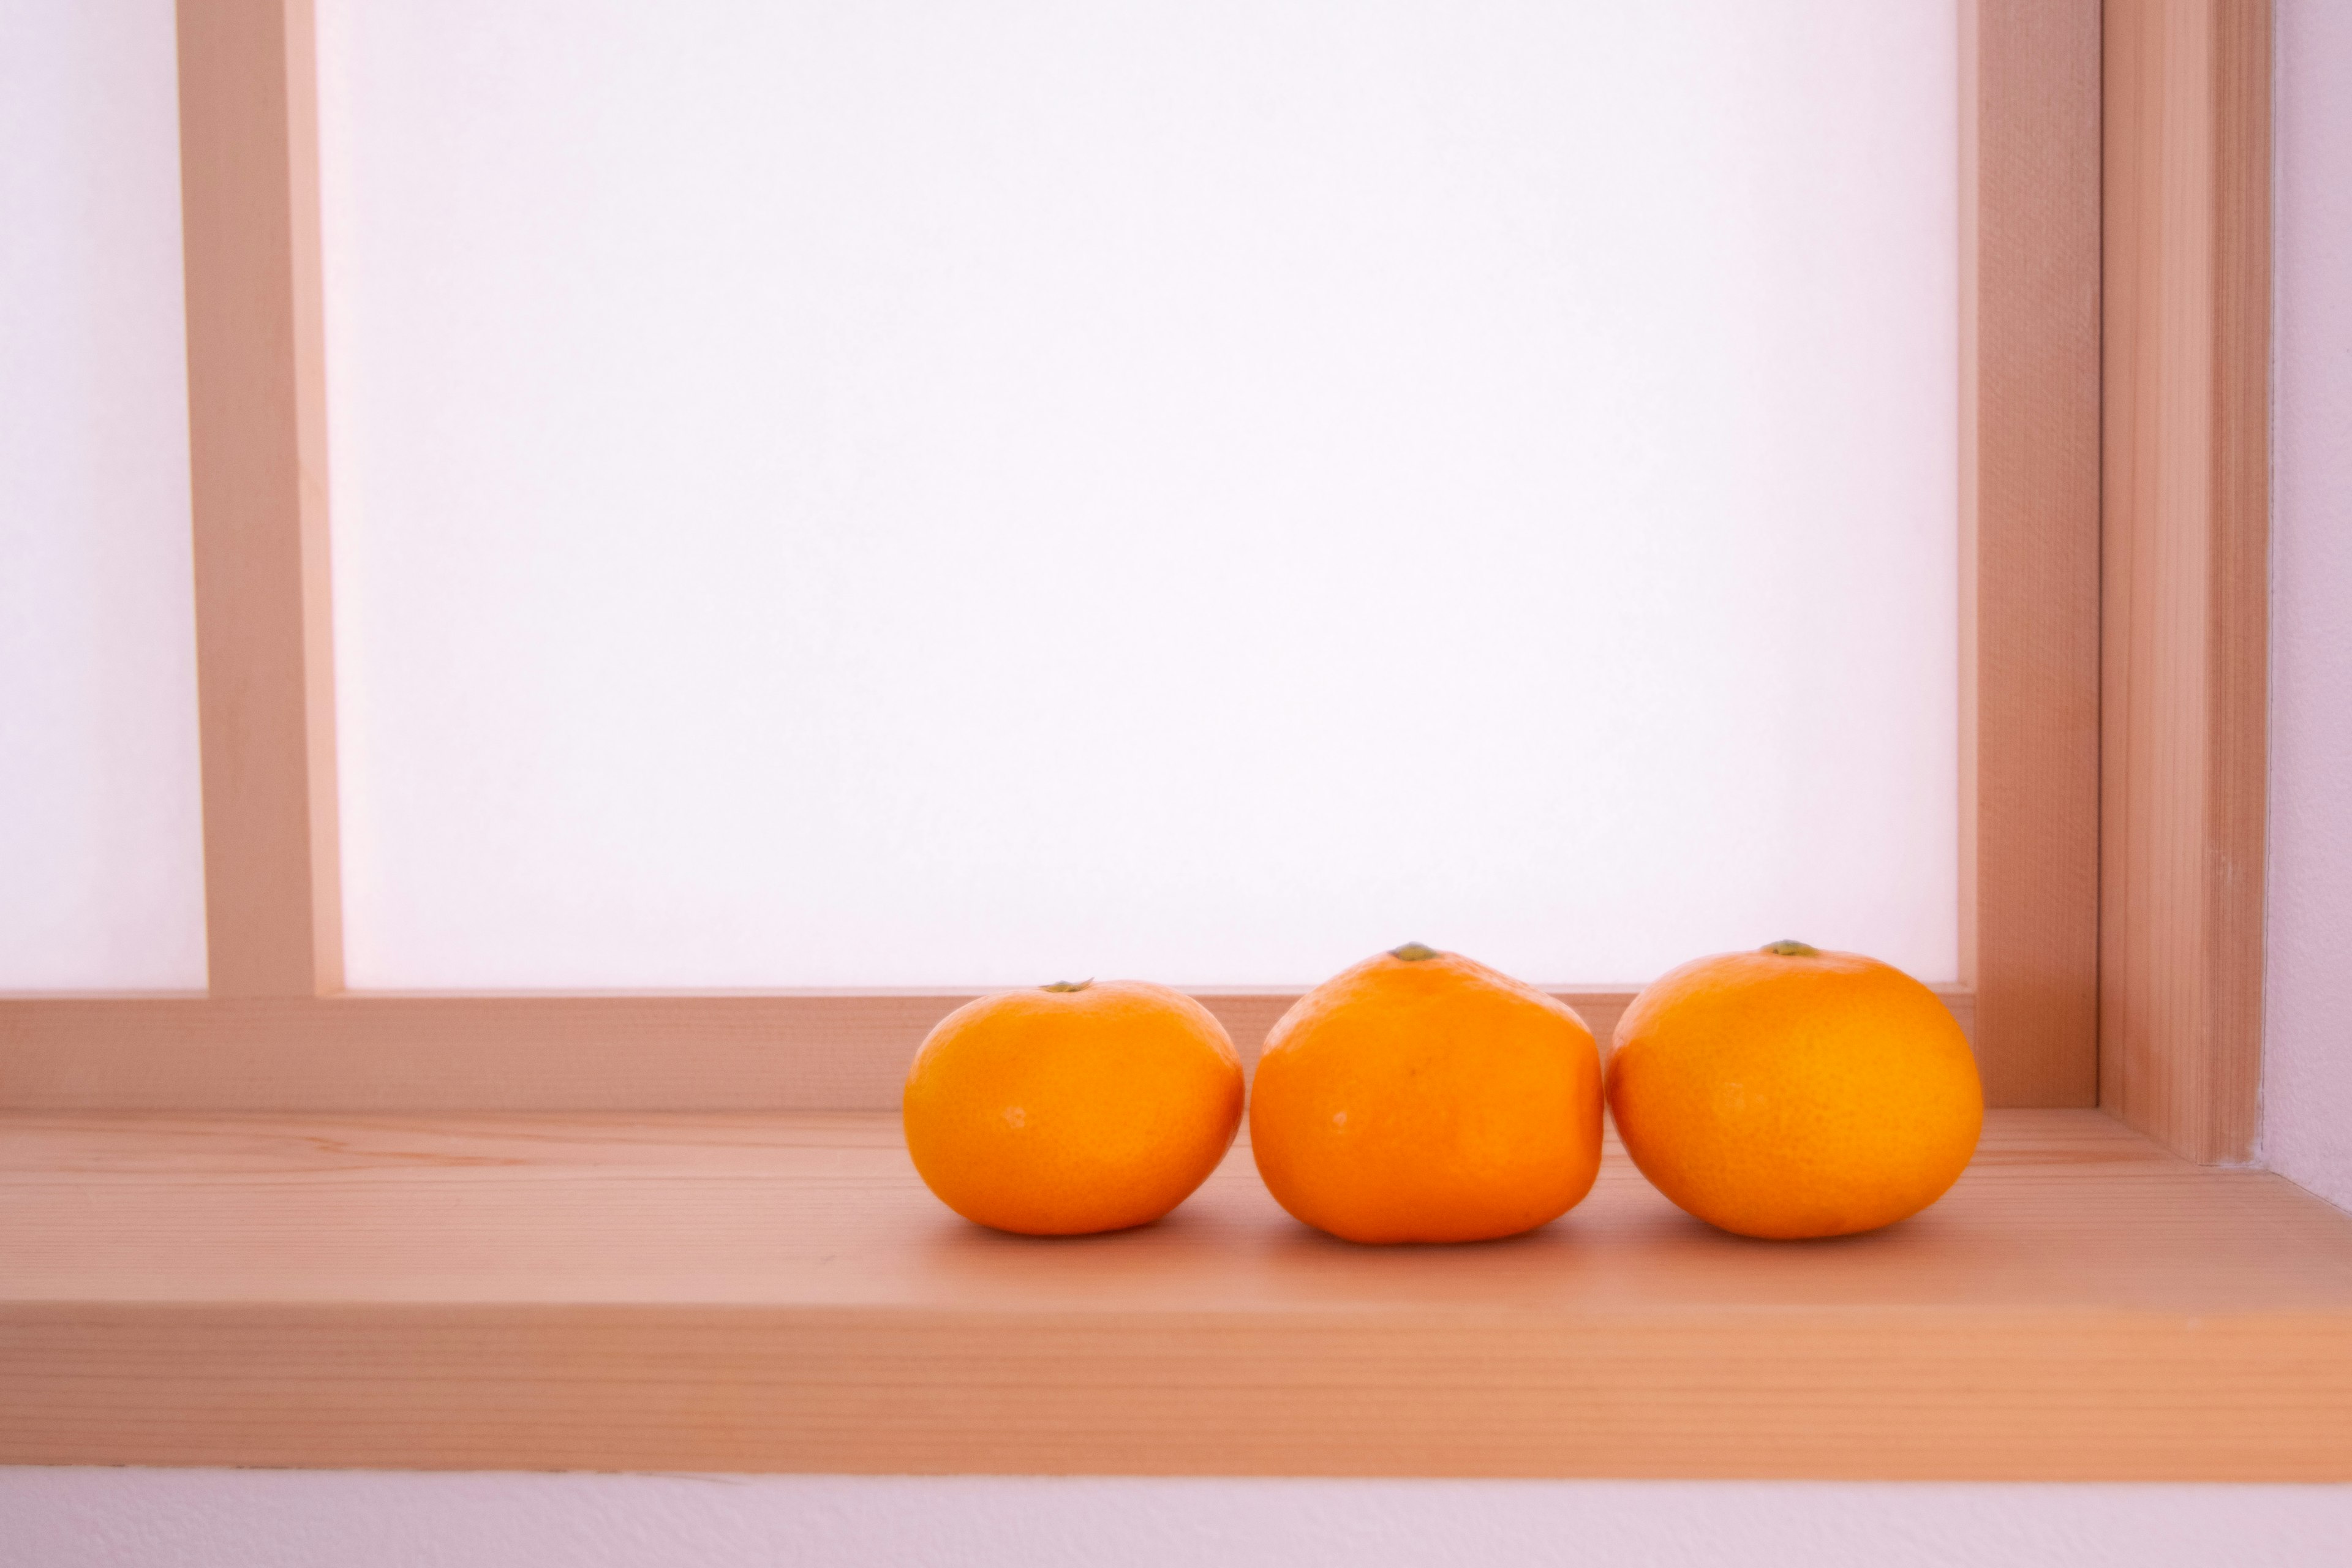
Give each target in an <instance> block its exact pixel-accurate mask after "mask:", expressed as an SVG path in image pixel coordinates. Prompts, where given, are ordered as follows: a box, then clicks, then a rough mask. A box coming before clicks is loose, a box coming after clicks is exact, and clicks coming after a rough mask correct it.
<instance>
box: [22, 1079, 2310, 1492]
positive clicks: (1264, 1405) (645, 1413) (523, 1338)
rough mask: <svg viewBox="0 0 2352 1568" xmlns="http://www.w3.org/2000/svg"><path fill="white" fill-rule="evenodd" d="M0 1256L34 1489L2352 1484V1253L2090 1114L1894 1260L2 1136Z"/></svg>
mask: <svg viewBox="0 0 2352 1568" xmlns="http://www.w3.org/2000/svg"><path fill="white" fill-rule="evenodd" d="M0 1257H5V1258H7V1259H8V1260H9V1265H8V1268H6V1269H5V1270H0V1463H73V1464H230V1465H289V1466H385V1467H421V1468H442V1467H448V1468H592V1469H673V1468H678V1469H688V1468H690V1469H715V1470H761V1469H778V1470H851V1471H882V1472H901V1473H903V1472H940V1471H992V1472H1123V1473H1161V1474H1185V1473H1225V1474H1234V1473H1241V1474H1294V1475H1451V1476H1460V1475H1496V1476H1727V1477H1737V1476H1753V1477H1851V1478H1939V1477H1940V1478H1954V1479H2231V1480H2248V1479H2301V1480H2344V1479H2352V1217H2347V1215H2343V1214H2341V1213H2339V1212H2337V1211H2336V1210H2334V1209H2331V1208H2329V1207H2328V1206H2327V1205H2325V1204H2323V1203H2320V1202H2319V1201H2318V1200H2316V1199H2315V1198H2313V1197H2311V1196H2309V1195H2308V1194H2304V1193H2302V1192H2301V1191H2300V1190H2299V1189H2297V1188H2295V1187H2294V1186H2293V1185H2292V1184H2288V1183H2286V1182H2284V1181H2283V1180H2281V1179H2279V1178H2277V1177H2274V1176H2271V1175H2268V1174H2265V1173H2259V1172H2246V1171H2217V1170H2211V1169H2204V1168H2200V1167H2197V1166H2195V1165H2192V1164H2190V1163H2187V1162H2185V1161H2181V1160H2179V1159H2177V1158H2175V1157H2173V1156H2170V1155H2168V1154H2166V1153H2164V1152H2161V1151H2160V1150H2158V1149H2157V1148H2156V1147H2155V1146H2154V1145H2152V1144H2151V1143H2149V1142H2147V1141H2146V1140H2144V1139H2142V1138H2139V1137H2138V1136H2137V1135H2135V1134H2133V1133H2131V1132H2129V1131H2126V1130H2125V1129H2124V1128H2122V1127H2121V1126H2120V1125H2119V1124H2118V1123H2116V1121H2113V1120H2112V1119H2110V1118H2108V1117H2105V1116H2103V1115H2101V1114H2099V1113H2098V1112H2095V1111H2063V1110H2061V1111H2017V1112H2009V1113H2004V1114H1999V1115H1996V1116H1995V1117H1994V1118H1993V1119H1992V1121H1991V1122H1990V1126H1989V1128H1988V1132H1987V1136H1986V1140H1985V1142H1984V1145H1983V1147H1982V1149H1981V1150H1980V1152H1979V1157H1978V1160H1977V1162H1976V1163H1975V1164H1974V1165H1973V1166H1972V1167H1971V1169H1970V1171H1969V1173H1968V1175H1967V1176H1965V1177H1964V1178H1963V1179H1962V1181H1961V1183H1960V1184H1959V1185H1958V1187H1957V1188H1956V1189H1955V1190H1954V1191H1953V1193H1952V1194H1950V1195H1949V1196H1948V1198H1947V1199H1946V1200H1945V1201H1944V1202H1943V1203H1941V1204H1939V1205H1937V1206H1936V1207H1935V1208H1933V1209H1930V1210H1929V1211H1928V1212H1927V1214H1925V1215H1921V1216H1919V1217H1918V1218H1916V1219H1915V1220H1913V1221H1911V1222H1908V1223H1906V1224H1905V1225H1903V1226H1896V1227H1895V1228H1893V1229H1891V1230H1888V1231H1885V1232H1882V1233H1879V1234H1877V1235H1874V1236H1869V1237H1852V1238H1847V1239H1844V1240H1841V1241H1835V1242H1827V1243H1819V1244H1798V1245H1787V1244H1773V1243H1762V1242H1753V1241H1746V1240H1741V1239H1738V1238H1736V1237H1728V1236H1725V1235H1722V1234H1720V1233H1718V1232H1715V1231H1712V1230H1709V1229H1707V1228H1706V1227H1705V1226H1700V1225H1699V1224H1697V1223H1696V1222H1695V1221H1691V1220H1688V1219H1686V1218H1685V1217H1684V1216H1682V1215H1679V1214H1677V1213H1675V1211H1674V1210H1672V1209H1671V1208H1670V1207H1669V1206H1667V1205H1666V1204H1665V1203H1664V1200H1663V1199H1661V1198H1659V1197H1658V1196H1657V1194H1655V1193H1654V1191H1653V1190H1652V1189H1651V1188H1650V1187H1649V1186H1648V1185H1647V1184H1645V1183H1643V1181H1642V1180H1641V1178H1640V1177H1639V1176H1638V1175H1637V1174H1635V1173H1633V1171H1632V1169H1631V1167H1630V1166H1629V1164H1628V1163H1627V1162H1626V1161H1625V1159H1624V1157H1623V1155H1622V1151H1619V1150H1617V1149H1615V1148H1614V1147H1613V1146H1612V1148H1611V1150H1610V1151H1609V1152H1608V1155H1607V1158H1606V1159H1605V1161H1604V1163H1603V1168H1602V1173H1601V1180H1600V1183H1599V1184H1598V1186H1597V1187H1596V1188H1595V1191H1594V1194H1593V1195H1592V1196H1591V1198H1590V1199H1588V1200H1587V1202H1586V1203H1585V1204H1584V1205H1582V1206H1580V1208H1578V1209H1577V1210H1576V1211H1575V1212H1574V1213H1572V1214H1571V1215H1569V1216H1568V1218H1566V1219H1565V1220H1563V1221H1561V1222H1559V1223H1558V1224H1556V1225H1554V1226H1549V1227H1547V1228H1546V1229H1544V1230H1542V1231H1540V1232H1538V1233H1536V1234H1535V1235H1533V1236H1530V1237H1522V1238H1519V1239H1517V1240H1514V1241H1509V1242H1504V1243H1496V1244H1487V1245H1484V1246H1473V1247H1398V1248H1369V1247H1351V1246H1349V1245H1347V1244H1344V1243H1339V1242H1335V1241H1331V1240H1328V1238H1325V1237H1318V1236H1317V1235H1315V1234H1313V1233H1311V1232H1308V1231H1307V1230H1305V1229H1303V1228H1301V1227H1299V1226H1296V1225H1294V1224H1292V1223H1291V1222H1290V1221H1288V1220H1287V1219H1286V1217H1285V1216H1284V1215H1282V1214H1281V1213H1280V1211H1279V1210H1277V1209H1276V1207H1275V1206H1274V1205H1273V1203H1272V1201H1271V1200H1270V1199H1269V1198H1268V1197H1267V1196H1266V1194H1265V1190H1264V1188H1263V1186H1262V1185H1261V1184H1259V1183H1258V1181H1257V1178H1256V1175H1255V1171H1254V1170H1253V1169H1252V1167H1251V1165H1250V1163H1249V1161H1248V1158H1247V1155H1246V1152H1244V1151H1240V1150H1237V1151H1236V1152H1235V1153H1234V1156H1233V1157H1232V1158H1230V1159H1228V1160H1227V1162H1226V1163H1225V1164H1224V1166H1223V1168H1222V1169H1221V1170H1220V1171H1219V1172H1218V1173H1217V1174H1216V1175H1214V1176H1213V1177H1212V1178H1211V1181H1210V1183H1209V1184H1208V1185H1207V1186H1206V1187H1204V1188H1203V1189H1202V1192H1201V1193H1200V1194H1196V1195H1195V1197H1194V1198H1193V1199H1192V1201H1191V1202H1190V1203H1188V1204H1187V1205H1185V1206H1184V1207H1183V1208H1181V1209H1180V1210H1179V1211H1178V1212H1177V1214H1176V1215H1174V1216H1172V1217H1171V1219H1170V1220H1168V1221H1166V1222H1163V1223H1162V1224H1160V1225H1159V1226H1152V1227H1149V1228H1147V1229H1143V1230H1139V1231H1131V1232H1127V1233H1124V1234H1120V1235H1115V1236H1108V1237H1088V1238H1078V1239H1072V1240H1059V1241H1040V1240H1034V1239H1024V1238H1018V1237H1003V1236H997V1235H994V1234H992V1233H988V1232H984V1231H981V1230H978V1229H976V1228H974V1227H971V1226H966V1225H964V1224H963V1223H961V1221H959V1220H957V1219H955V1218H954V1217H953V1216H951V1215H949V1214H948V1213H947V1211H946V1210H944V1209H943V1208H941V1207H940V1206H939V1205H937V1204H936V1203H934V1202H933V1201H932V1200H931V1199H930V1197H929V1194H926V1193H925V1192H924V1191H923V1190H922V1188H921V1186H920V1185H919V1183H918V1182H917V1180H916V1178H915V1175H914V1173H913V1171H912V1169H911V1167H910V1166H909V1165H908V1162H907V1159H906V1156H905V1152H904V1150H903V1148H902V1147H901V1145H900V1144H899V1142H898V1137H897V1129H896V1126H895V1121H894V1120H893V1119H891V1118H888V1117H883V1116H873V1115H864V1116H859V1115H832V1116H823V1115H819V1116H807V1115H802V1116H753V1115H736V1116H723V1117H667V1118H665V1117H645V1116H627V1117H569V1118H565V1117H530V1118H516V1117H479V1116H478V1117H468V1118H455V1119H418V1118H394V1117H353V1118H340V1119H325V1118H315V1117H311V1118H284V1117H232V1118H203V1117H190V1116H159V1117H103V1118H93V1117H74V1116H25V1115H15V1116H8V1117H0Z"/></svg>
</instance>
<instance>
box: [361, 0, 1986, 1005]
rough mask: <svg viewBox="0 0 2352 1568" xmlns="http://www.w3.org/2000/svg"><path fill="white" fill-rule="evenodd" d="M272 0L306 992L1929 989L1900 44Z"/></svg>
mask: <svg viewBox="0 0 2352 1568" xmlns="http://www.w3.org/2000/svg"><path fill="white" fill-rule="evenodd" d="M321 26H322V34H323V41H322V51H323V58H324V86H323V93H324V115H325V121H326V131H327V138H326V156H327V196H328V209H327V210H328V246H329V285H330V299H331V321H330V343H331V356H332V357H331V384H332V397H333V426H332V427H333V459H334V476H335V485H336V491H335V528H336V538H335V548H336V570H337V592H338V595H339V598H338V605H337V616H338V638H339V642H338V647H339V658H340V660H341V663H340V672H341V699H342V703H343V712H342V730H341V735H342V744H343V748H344V752H343V779H344V791H345V795H344V824H345V831H346V833H347V836H348V837H347V843H346V851H345V856H346V858H345V888H346V897H347V899H348V900H349V910H348V931H349V937H350V942H351V951H350V972H351V973H352V977H353V983H354V984H364V985H379V986H402V985H516V986H552V985H644V984H655V985H732V984H750V985H802V984H807V985H852V986H855V985H888V984H957V983H976V982H977V983H996V982H1017V981H1034V980H1040V979H1051V978H1053V977H1055V976H1057V975H1068V976H1077V975H1085V974H1090V973H1097V974H1142V975H1149V976H1153V977H1157V978H1160V979H1164V980H1168V981H1171V982H1176V983H1180V984H1219V983H1224V984H1252V983H1282V982H1299V981H1311V980H1313V979H1315V978H1317V977H1318V976H1320V975H1322V974H1324V973H1328V972H1329V971H1330V970H1332V969H1333V968H1334V967H1336V966H1338V965H1339V964H1340V963H1345V962H1348V961H1349V960H1352V959H1354V958H1356V957H1359V956H1360V955H1361V954H1363V953H1365V952H1370V951H1373V950H1375V949H1377V948H1381V947H1386V946H1391V945H1393V944H1395V943H1397V942H1402V941H1405V940H1408V939H1420V940H1424V941H1428V942H1436V943H1440V944H1443V945H1446V946H1451V947H1455V948H1459V949H1462V950H1464V951H1467V952H1473V953H1475V954H1478V955H1480V956H1483V957H1485V958H1486V959H1487V960H1488V961H1490V962H1492V963H1497V964H1501V965H1503V966H1505V967H1507V968H1509V969H1512V970H1515V971H1517V972H1518V973H1523V974H1526V975H1528V976H1529V977H1531V978H1537V979H1541V980H1548V981H1588V982H1606V981H1616V980H1633V979H1640V978H1643V977H1644V976H1647V975H1649V974H1652V973H1655V972H1657V971H1658V970H1660V969H1661V968H1663V967H1664V966H1666V965H1668V964H1670V963H1675V962H1677V961H1679V960H1681V959H1683V958H1685V957H1688V956H1691V955H1693V954H1695V953H1697V952H1706V951H1711V950H1717V949H1721V948H1724V947H1727V946H1743V945H1752V944H1755V943H1759V942H1766V941H1769V940H1772V939H1774V938H1777V937H1780V936H1783V935H1793V936H1801V937H1803V938H1806V939H1808V940H1811V941H1813V942H1822V943H1834V944H1838V945H1841V946H1852V947H1857V948H1862V949H1866V950H1869V951H1873V952H1878V953H1881V954H1883V955H1885V957H1887V958H1889V959H1892V960H1894V961H1895V962H1897V963H1903V964H1906V965H1907V966H1909V967H1911V968H1912V969H1913V970H1915V971H1916V972H1917V973H1921V974H1922V975H1923V976H1926V977H1927V978H1930V979H1937V978H1948V977H1949V976H1950V975H1951V974H1952V973H1953V970H1954V964H1955V932H1954V924H1955V921H1954V905H1955V899H1956V891H1955V882H1956V831H1955V828H1956V822H1955V809H1956V807H1955V782H1954V780H1955V773H1956V763H1955V755H1954V748H1955V740H1954V733H1955V728H1956V719H1955V704H1956V696H1955V689H1956V685H1957V677H1956V653H1955V642H1956V631H1955V625H1954V616H1955V601H1956V597H1957V589H1956V584H1955V561H1956V557H1957V553H1958V552H1957V548H1956V541H1955V527H1956V520H1955V510H1956V508H1955V499H1954V498H1955V489H1956V484H1955V456H1954V443H1955V437H1954V425H1955V393H1954V385H1955V381H1956V371H1955V355H1956V325H1955V313H1956V312H1955V306H1954V298H1955V295H1954V283H1955V260H1954V251H1955V236H1954V225H1955V216H1954V213H1955V207H1956V196H1955V184H1954V182H1955V164H1956V129H1955V128H1956V106H1955V74H1956V67H1955V36H1956V26H1955V21H1954V15H1953V10H1952V6H1951V5H1950V4H1948V3H1920V0H1912V3H1906V4H1903V5H1887V4H1885V0H1837V3H1831V0H1779V3H1776V4H1773V5H1755V4H1752V3H1751V0H1714V3H1708V4H1696V3H1680V4H1656V3H1645V4H1643V5H1556V4H1549V3H1542V4H1538V3H1532V0H1531V3H1528V4H1517V5H1506V4H1477V3H1475V0H1181V3H1178V0H1164V3H1137V4H1124V5H1100V4H1093V3H1090V0H1089V3H1078V0H1068V3H1062V4H1045V3H1039V0H1003V3H995V4H989V5H966V4H957V3H950V0H859V3H857V4H822V5H815V4H772V3H762V4H756V5H755V4H749V3H745V4H735V5H725V4H715V3H703V4H694V5H644V4H641V3H638V0H608V3H604V4H583V3H581V0H562V3H561V4H557V3H555V0H488V3H486V0H463V3H459V0H412V3H407V4H403V5H368V4H362V3H360V0H327V3H325V4H324V5H322V8H321Z"/></svg>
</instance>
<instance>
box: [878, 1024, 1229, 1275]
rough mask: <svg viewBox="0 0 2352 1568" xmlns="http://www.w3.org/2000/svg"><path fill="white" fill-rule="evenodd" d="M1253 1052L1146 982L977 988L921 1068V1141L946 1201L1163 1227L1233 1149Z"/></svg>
mask: <svg viewBox="0 0 2352 1568" xmlns="http://www.w3.org/2000/svg"><path fill="white" fill-rule="evenodd" d="M1242 1098H1243V1083H1242V1063H1241V1057H1240V1056H1239V1054H1238V1053H1236V1052H1235V1051H1234V1043H1233V1041H1232V1040H1231V1039H1230V1038H1228V1037H1227V1036H1226V1034H1225V1030H1224V1026H1223V1025H1221V1024H1219V1023H1218V1022H1217V1020H1216V1018H1215V1017H1214V1016H1213V1015H1212V1014H1211V1013H1210V1012H1209V1010H1208V1009H1207V1008H1206V1007H1203V1006H1202V1005H1200V1004H1199V1003H1198V1002H1195V1001H1193V1000H1192V998H1191V997H1189V996H1187V995H1185V994H1182V993H1181V992H1178V991H1171V990H1170V989H1169V988H1168V987H1166V986H1164V985H1153V984H1147V983H1146V982H1143V981H1140V980H1114V981H1109V982H1107V983H1105V984H1094V983H1093V982H1091V981H1087V982H1083V983H1080V984H1075V985H1072V984H1061V985H1048V986H1043V987H1040V988H1038V989H1036V990H1032V991H1009V992H1005V993H1003V994H1000V995H995V996H983V997H982V998H980V999H979V1000H978V1001H976V1002H968V1003H966V1004H964V1005H962V1006H961V1007H959V1008H957V1009H956V1010H955V1011H954V1012H952V1013H950V1014H949V1015H948V1016H946V1017H945V1018H943V1019H941V1020H940V1024H939V1026H938V1027H937V1028H934V1029H933V1030H932V1031H931V1032H930V1035H929V1037H928V1038H926V1039H925V1040H924V1041H923V1044H922V1047H921V1048H919V1050H917V1051H916V1053H915V1060H914V1065H913V1066H912V1067H911V1068H908V1072H907V1091H906V1097H905V1100H904V1101H903V1102H902V1110H901V1116H902V1118H903V1120H904V1121H905V1124H906V1130H907V1152H908V1153H909V1154H910V1155H912V1156H913V1157H914V1161H915V1169H916V1171H917V1172H918V1173H920V1175H921V1176H922V1178H923V1182H924V1184H926V1185H928V1186H929V1188H930V1189H931V1191H932V1192H933V1193H935V1194H938V1195H939V1198H940V1202H942V1203H944V1204H946V1205H948V1207H950V1208H951V1209H953V1210H955V1212H956V1213H958V1214H960V1215H963V1216H964V1218H966V1219H969V1220H971V1221H973V1222H975V1223H976V1224H980V1225H985V1226H993V1227H994V1228H996V1229H998V1230H1010V1231H1018V1232H1020V1233H1022V1234H1024V1235H1027V1236H1076V1235H1082V1234H1085V1233H1087V1232H1090V1231H1098V1230H1123V1229H1125V1228H1127V1227H1128V1226H1138V1225H1148V1224H1150V1222H1151V1221H1153V1220H1156V1219H1158V1218H1160V1216H1161V1215H1164V1214H1166V1213H1167V1212H1168V1211H1169V1210H1171V1209H1172V1208H1174V1207H1175V1206H1176V1205H1178V1204H1181V1203H1182V1202H1183V1201H1184V1200H1185V1198H1186V1197H1188V1196H1190V1195H1191V1194H1192V1190H1193V1189H1194V1188H1195V1187H1198V1186H1199V1185H1200V1184H1202V1182H1203V1181H1205V1180H1207V1178H1208V1174H1209V1173H1210V1172H1211V1171H1213V1170H1215V1169H1216V1168H1217V1162H1218V1161H1220V1160H1222V1159H1223V1158H1224V1154H1225V1151H1226V1150H1227V1149H1229V1148H1230V1147H1232V1145H1233V1141H1234V1132H1235V1131H1237V1130H1238V1129H1239V1128H1240V1126H1241V1118H1242Z"/></svg>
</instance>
